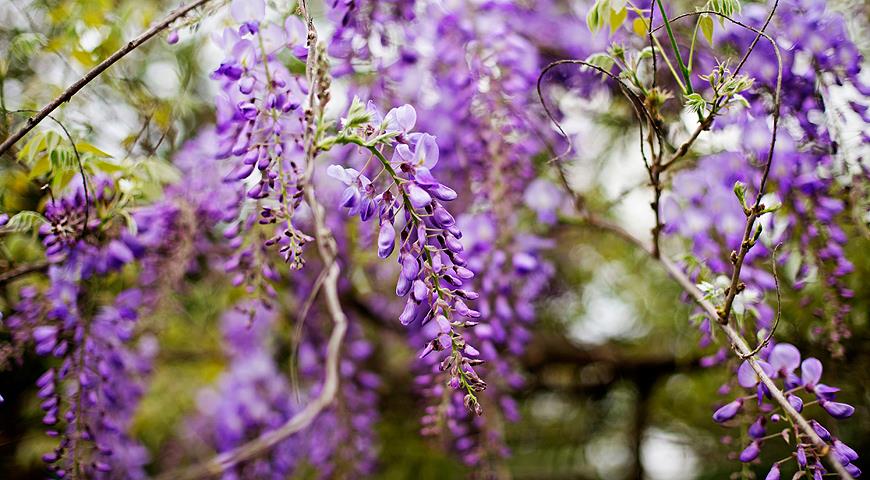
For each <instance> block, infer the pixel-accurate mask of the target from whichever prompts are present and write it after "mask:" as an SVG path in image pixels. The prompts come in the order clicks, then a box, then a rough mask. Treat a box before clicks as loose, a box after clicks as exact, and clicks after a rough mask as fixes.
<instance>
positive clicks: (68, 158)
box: [49, 148, 79, 175]
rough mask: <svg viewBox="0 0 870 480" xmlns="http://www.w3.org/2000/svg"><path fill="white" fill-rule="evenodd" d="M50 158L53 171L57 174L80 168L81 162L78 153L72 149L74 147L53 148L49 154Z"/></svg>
mask: <svg viewBox="0 0 870 480" xmlns="http://www.w3.org/2000/svg"><path fill="white" fill-rule="evenodd" d="M49 158H50V159H51V170H52V173H54V174H55V175H57V174H58V173H63V172H76V171H78V169H79V168H78V167H79V163H78V160H76V154H75V152H73V151H72V149H68V148H58V149H56V150H52V151H51V153H50V154H49Z"/></svg>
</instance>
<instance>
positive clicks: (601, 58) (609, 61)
mask: <svg viewBox="0 0 870 480" xmlns="http://www.w3.org/2000/svg"><path fill="white" fill-rule="evenodd" d="M586 63H590V64H592V65H595V66H596V67H598V68H600V69H602V70H604V71H606V72H609V71H610V69H611V68H613V65H614V63H615V62H614V60H613V57H611V56H610V55H608V54H606V53H593V54H592V55H589V58H587V59H586ZM587 68H588V67H587Z"/></svg>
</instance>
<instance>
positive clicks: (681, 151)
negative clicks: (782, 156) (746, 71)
mask: <svg viewBox="0 0 870 480" xmlns="http://www.w3.org/2000/svg"><path fill="white" fill-rule="evenodd" d="M778 5H779V0H776V1H774V3H773V7H771V9H770V13H769V14H768V15H767V19H766V20H765V22H764V25H762V26H761V29H760V30H759V29H757V28H754V27H751V26H749V25H747V24H745V23H742V22H739V21H737V20H734V19H733V18H731V17H729V16H727V15H723V14H721V13H719V12H714V11H713V10H698V11H695V12H689V13H683V14H681V15H677V16H676V17H674V18H672V19H671V21H672V22H676V21H677V20H680V19H683V18H690V17H694V16H698V15H704V14H706V15H715V16H718V17H719V18H722V19H724V20H727V21H729V22H731V23H733V24H734V25H737V26H738V27H741V28H743V29H746V30H749V31H751V32H753V33H755V39H753V41H752V43H751V44H749V47H748V48H747V49H746V52H745V53H744V54H743V57H742V58H741V59H740V62H738V63H737V67H736V68H735V69H734V73H732V75H731V76H732V77H736V76H737V75H738V74H740V70H741V69H742V68H743V65H744V64H746V60H748V59H749V55H750V54H751V53H752V51H753V50H755V45H756V44H758V41H759V40H760V39H761V38H764V39H765V40H767V41H768V42H769V43H770V45H771V47H773V52H774V54H775V56H776V62H777V74H776V77H777V80H776V84H777V94H776V96H777V100H778V98H779V93H778V92H779V88H780V85H781V84H782V57H781V55H780V52H779V47H778V46H777V45H776V42H775V41H773V39H772V38H770V36H769V35H767V34H766V33H764V30H765V29H766V28H767V26H768V25H769V24H770V21H771V19H773V15H774V13H775V12H776V7H777V6H778ZM662 27H663V25H659V26H658V27H656V28H655V29H653V32H655V31H658V30H659V29H661V28H662ZM721 101H722V99H721V98H719V99H717V100H716V103H715V104H713V108H712V109H711V110H710V114H709V115H708V116H707V118H705V119H704V120H703V121H702V122H700V123H699V124H698V127H697V128H696V129H695V131H694V132H693V133H692V136H691V137H689V139H688V140H686V141H685V142H683V144H682V145H680V147H679V148H677V151H676V152H674V154H673V155H672V156H671V158H670V160H668V161H667V162H666V163H664V164H663V165H662V171H664V170H667V169H668V168H670V167H671V166H672V165H673V164H674V163H675V162H676V161H677V160H679V159H680V158H682V157H683V156H685V155H686V154H687V153H688V152H689V148H691V146H692V144H693V143H694V142H695V140H697V139H698V136H699V135H700V134H701V132H703V131H705V130H708V129H709V128H710V125H711V124H712V123H713V118H714V115H715V112H717V111H718V109H719V106H720V104H721ZM776 115H777V117H778V115H779V107H778V106H777V107H776ZM774 121H776V119H774ZM775 136H776V131H775V130H774V137H775Z"/></svg>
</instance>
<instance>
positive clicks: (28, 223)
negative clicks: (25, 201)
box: [0, 210, 48, 232]
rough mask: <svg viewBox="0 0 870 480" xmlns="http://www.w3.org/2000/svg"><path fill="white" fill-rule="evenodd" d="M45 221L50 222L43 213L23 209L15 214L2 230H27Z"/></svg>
mask: <svg viewBox="0 0 870 480" xmlns="http://www.w3.org/2000/svg"><path fill="white" fill-rule="evenodd" d="M44 223H48V220H47V219H46V218H45V217H43V216H42V214H40V213H38V212H33V211H30V210H22V211H20V212H18V213H16V214H15V215H13V216H12V218H10V219H9V221H8V222H7V223H6V225H4V226H3V227H2V228H0V231H2V232H26V231H28V230H32V229H33V228H35V227H38V226H40V225H42V224H44Z"/></svg>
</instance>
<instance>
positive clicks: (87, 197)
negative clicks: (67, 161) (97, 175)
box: [9, 110, 91, 236]
mask: <svg viewBox="0 0 870 480" xmlns="http://www.w3.org/2000/svg"><path fill="white" fill-rule="evenodd" d="M9 113H38V112H37V111H36V110H12V111H10V112H9ZM46 116H47V117H48V118H49V119H50V120H51V121H53V122H54V123H56V124H58V126H59V127H60V128H61V130H63V133H64V134H65V135H66V138H67V140H69V144H70V146H71V147H72V149H73V153H74V154H75V156H76V162H77V163H78V167H79V174H80V175H81V176H82V190H83V191H84V194H85V222H84V226H83V227H82V233H81V236H84V235H85V233H87V231H88V217H89V214H90V211H91V199H90V195H89V193H88V178H87V177H86V176H85V166H84V164H83V163H82V156H81V154H79V149H78V147H76V142H75V140H73V138H72V135H71V134H70V133H69V130H67V129H66V127H65V126H64V125H63V123H60V120H58V119H56V118H54V116H52V115H48V114H46Z"/></svg>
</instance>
